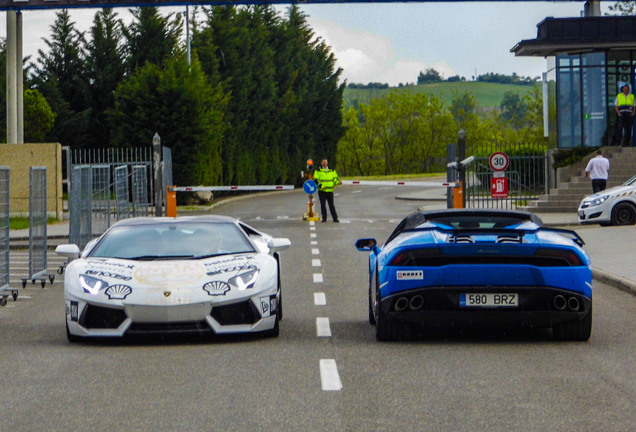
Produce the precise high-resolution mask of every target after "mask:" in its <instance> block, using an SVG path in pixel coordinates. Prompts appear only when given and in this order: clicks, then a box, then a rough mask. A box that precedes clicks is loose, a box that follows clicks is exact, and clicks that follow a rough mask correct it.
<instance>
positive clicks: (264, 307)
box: [261, 297, 270, 317]
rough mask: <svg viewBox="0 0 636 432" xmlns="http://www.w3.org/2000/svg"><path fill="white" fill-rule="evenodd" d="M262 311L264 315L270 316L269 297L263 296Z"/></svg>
mask: <svg viewBox="0 0 636 432" xmlns="http://www.w3.org/2000/svg"><path fill="white" fill-rule="evenodd" d="M261 312H262V315H263V316H264V317H268V316H269V312H270V304H269V297H261Z"/></svg>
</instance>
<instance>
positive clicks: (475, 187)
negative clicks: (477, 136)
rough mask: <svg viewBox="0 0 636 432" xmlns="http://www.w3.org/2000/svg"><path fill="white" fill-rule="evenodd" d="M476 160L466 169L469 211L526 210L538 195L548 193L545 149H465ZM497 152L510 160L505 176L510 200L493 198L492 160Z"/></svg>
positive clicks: (496, 147)
mask: <svg viewBox="0 0 636 432" xmlns="http://www.w3.org/2000/svg"><path fill="white" fill-rule="evenodd" d="M484 150H486V151H487V154H488V156H475V160H474V162H473V163H471V164H470V165H468V166H467V167H466V188H465V190H466V207H467V208H500V209H517V208H519V207H525V206H527V205H528V203H529V202H530V201H532V200H536V199H538V198H539V195H541V194H545V193H547V185H549V182H548V181H547V176H548V175H549V172H550V170H549V169H548V167H549V160H548V158H547V156H546V149H545V146H541V145H537V146H535V147H531V146H526V145H523V146H520V145H492V146H491V148H490V149H484V148H483V147H480V148H479V149H475V148H471V147H470V146H468V145H467V146H466V155H467V156H470V155H476V154H480V155H483V154H485V153H486V152H485V151H484ZM495 152H503V153H506V154H507V155H508V157H509V159H510V163H509V165H508V168H507V169H506V170H505V171H504V172H503V175H504V176H505V177H506V178H507V179H508V197H507V198H492V197H491V178H492V177H493V170H492V169H491V168H490V161H489V157H490V154H492V153H495Z"/></svg>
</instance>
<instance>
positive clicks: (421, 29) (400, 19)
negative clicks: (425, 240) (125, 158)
mask: <svg viewBox="0 0 636 432" xmlns="http://www.w3.org/2000/svg"><path fill="white" fill-rule="evenodd" d="M583 4H584V2H582V1H573V2H561V1H559V2H548V1H543V2H538V1H537V2H535V1H532V2H522V1H514V2H472V1H463V2H456V3H446V2H443V3H362V4H313V5H307V4H305V5H302V9H303V11H304V12H305V13H306V15H307V17H308V18H307V19H308V21H309V23H310V25H311V26H312V28H313V29H314V31H315V33H316V34H317V35H319V36H320V37H322V38H323V39H324V40H325V41H326V42H327V44H328V45H329V46H331V48H332V50H333V53H334V54H335V56H336V58H337V60H338V66H339V67H341V68H342V69H343V73H342V77H343V79H346V80H347V81H348V82H350V83H352V82H354V83H368V82H381V83H388V84H389V85H392V86H395V85H398V84H399V83H414V82H415V81H416V80H417V76H418V75H419V73H420V71H425V70H426V69H428V68H434V69H436V70H437V71H438V72H440V73H441V74H442V75H443V76H444V77H449V76H453V75H460V76H463V77H466V78H467V79H469V80H470V79H472V77H473V76H476V75H481V74H484V73H488V72H495V73H501V74H512V73H513V72H516V73H517V74H518V75H522V76H532V77H534V76H540V75H541V73H542V72H544V71H545V60H544V59H543V58H526V57H515V56H514V54H512V53H511V52H510V49H511V48H512V47H513V46H514V45H515V44H516V43H517V42H519V41H521V40H523V39H534V38H535V37H536V35H537V27H536V26H537V24H538V23H539V22H541V20H543V19H544V18H545V17H548V16H552V17H577V16H580V14H581V11H582V10H583ZM608 4H612V3H611V2H603V10H604V11H605V10H606V8H607V5H608ZM279 8H280V9H281V10H284V9H285V8H286V7H285V6H280V7H279ZM184 9H185V8H165V10H177V11H180V10H184ZM95 11H96V10H95V9H79V10H72V11H71V16H72V18H73V20H74V21H75V23H76V25H77V27H78V28H79V29H80V30H87V29H88V28H89V27H90V25H91V24H92V21H93V16H94V14H95ZM118 12H119V13H120V15H121V16H122V18H124V19H125V17H126V16H128V14H127V12H126V9H125V8H120V9H118ZM1 15H2V16H1V17H0V35H2V37H6V14H5V13H2V14H1ZM54 19H55V12H54V11H42V10H38V11H24V13H23V26H24V54H25V55H32V56H33V57H36V55H37V50H38V49H43V48H44V47H45V45H44V42H43V40H42V39H43V38H45V37H47V36H48V35H49V34H50V26H51V24H52V23H53V21H54Z"/></svg>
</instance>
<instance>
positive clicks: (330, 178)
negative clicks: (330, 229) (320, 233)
mask: <svg viewBox="0 0 636 432" xmlns="http://www.w3.org/2000/svg"><path fill="white" fill-rule="evenodd" d="M328 165H329V162H328V161H327V159H323V160H322V162H320V168H318V169H317V170H316V171H315V172H314V181H315V182H316V183H317V184H318V198H319V199H320V213H321V214H322V221H323V222H327V203H329V211H330V212H331V217H332V218H333V221H334V222H340V221H339V220H338V214H337V213H336V206H335V205H334V203H333V188H334V187H335V186H337V185H338V184H340V180H338V173H337V172H336V170H332V169H329V166H328Z"/></svg>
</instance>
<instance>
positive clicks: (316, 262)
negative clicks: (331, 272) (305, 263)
mask: <svg viewBox="0 0 636 432" xmlns="http://www.w3.org/2000/svg"><path fill="white" fill-rule="evenodd" d="M311 266H312V267H320V260H319V259H312V260H311Z"/></svg>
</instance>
